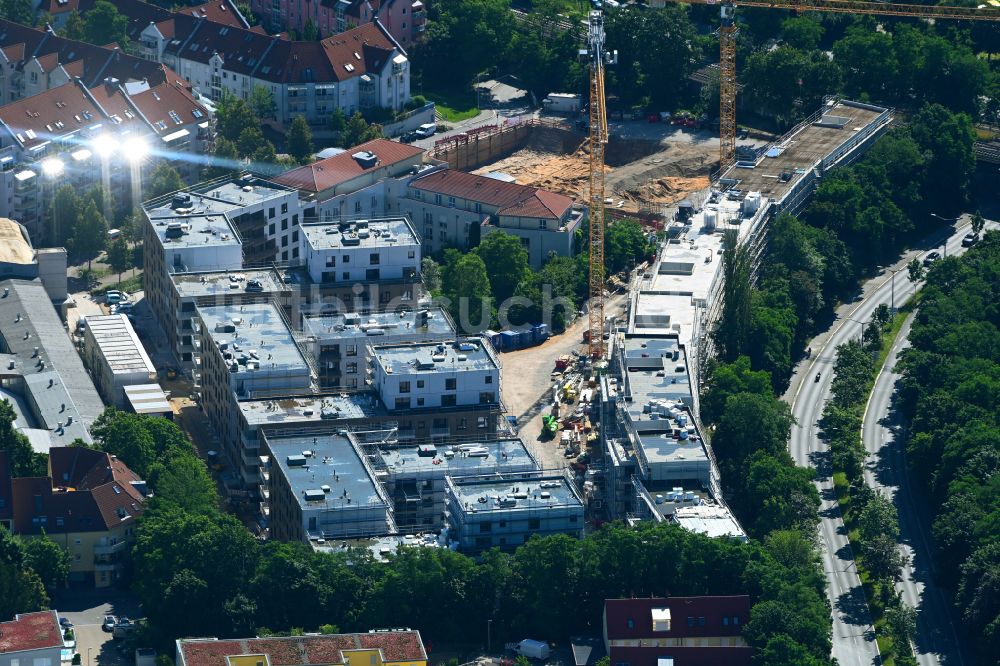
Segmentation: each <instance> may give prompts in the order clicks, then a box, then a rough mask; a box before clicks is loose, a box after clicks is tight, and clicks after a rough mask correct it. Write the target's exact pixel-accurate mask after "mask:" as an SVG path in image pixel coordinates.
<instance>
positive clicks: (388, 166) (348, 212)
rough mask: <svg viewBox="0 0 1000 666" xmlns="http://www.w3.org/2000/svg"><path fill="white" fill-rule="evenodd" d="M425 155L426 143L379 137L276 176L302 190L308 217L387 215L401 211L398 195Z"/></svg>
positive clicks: (421, 164)
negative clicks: (420, 144) (403, 141)
mask: <svg viewBox="0 0 1000 666" xmlns="http://www.w3.org/2000/svg"><path fill="white" fill-rule="evenodd" d="M423 160H424V150H423V149H422V148H417V147H416V146H411V145H408V144H405V143H399V142H398V141H389V140H388V139H375V140H373V141H368V142H366V143H362V144H360V145H357V146H354V147H353V148H348V149H347V150H345V151H343V152H342V153H340V154H338V155H334V156H332V157H328V158H326V159H323V160H319V161H317V162H313V163H312V164H307V165H305V166H301V167H297V168H295V169H291V170H289V171H286V172H285V173H283V174H280V175H279V176H277V177H275V178H274V180H275V181H276V182H278V183H281V184H282V185H287V186H289V187H294V188H296V189H297V190H298V191H299V198H300V199H301V200H302V206H303V208H304V209H305V216H306V218H315V219H318V220H322V221H324V222H329V221H331V220H340V219H351V218H370V217H384V216H386V215H390V214H392V213H393V212H394V211H396V210H398V204H397V199H398V198H399V196H400V195H401V194H402V193H403V192H405V190H406V181H407V180H409V178H410V177H412V176H413V175H414V174H415V173H416V172H417V171H418V170H419V169H420V168H421V167H422V166H423Z"/></svg>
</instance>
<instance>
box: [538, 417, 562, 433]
mask: <svg viewBox="0 0 1000 666" xmlns="http://www.w3.org/2000/svg"><path fill="white" fill-rule="evenodd" d="M557 432H559V419H557V418H556V417H555V416H552V415H551V414H546V415H545V416H543V417H542V437H543V438H544V439H549V438H551V437H555V436H556V433H557Z"/></svg>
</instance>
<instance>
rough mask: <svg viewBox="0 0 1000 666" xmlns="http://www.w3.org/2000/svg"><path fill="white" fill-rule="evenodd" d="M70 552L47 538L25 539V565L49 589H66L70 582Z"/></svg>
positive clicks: (43, 534) (41, 536) (43, 532)
mask: <svg viewBox="0 0 1000 666" xmlns="http://www.w3.org/2000/svg"><path fill="white" fill-rule="evenodd" d="M69 562H70V558H69V552H68V551H67V550H66V549H65V548H63V547H62V546H60V545H59V544H57V543H56V542H55V541H53V540H52V539H50V538H48V537H47V536H45V530H42V534H41V535H40V536H37V537H33V538H28V539H24V563H25V564H26V565H27V566H29V567H30V568H31V569H32V570H33V571H34V572H35V573H36V574H38V577H39V578H40V579H41V580H42V583H43V584H44V585H45V587H47V588H48V589H55V588H58V587H64V586H65V585H66V581H67V580H69Z"/></svg>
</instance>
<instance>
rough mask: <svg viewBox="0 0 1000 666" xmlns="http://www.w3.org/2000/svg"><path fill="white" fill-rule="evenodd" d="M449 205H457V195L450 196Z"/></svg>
mask: <svg viewBox="0 0 1000 666" xmlns="http://www.w3.org/2000/svg"><path fill="white" fill-rule="evenodd" d="M448 205H449V206H454V205H455V197H448Z"/></svg>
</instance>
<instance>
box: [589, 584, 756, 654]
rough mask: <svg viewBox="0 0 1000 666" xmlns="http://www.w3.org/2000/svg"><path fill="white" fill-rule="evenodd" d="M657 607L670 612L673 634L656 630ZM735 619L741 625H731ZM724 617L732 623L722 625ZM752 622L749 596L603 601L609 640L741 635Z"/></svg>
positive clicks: (606, 633) (671, 631)
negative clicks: (690, 623)
mask: <svg viewBox="0 0 1000 666" xmlns="http://www.w3.org/2000/svg"><path fill="white" fill-rule="evenodd" d="M654 608H669V609H670V615H671V622H670V631H653V620H652V611H653V609H654ZM733 616H737V617H739V621H738V623H736V624H734V623H733V622H732V620H731V618H732V617H733ZM723 617H726V618H730V620H729V621H728V622H727V623H726V624H723V619H722V618H723ZM688 618H694V626H689V623H688ZM699 618H705V622H704V624H700V620H699ZM749 620H750V597H748V596H746V595H738V596H720V597H669V598H665V599H664V598H658V599H657V598H654V599H608V600H606V601H605V602H604V623H605V629H606V632H605V635H606V636H607V637H608V639H609V640H613V639H630V638H655V637H667V636H673V637H700V636H738V635H739V634H740V633H741V632H742V630H743V625H744V624H746V623H747V622H748V621H749ZM630 621H631V625H632V626H631V627H630V626H629V623H630ZM612 661H614V660H613V659H612Z"/></svg>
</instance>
